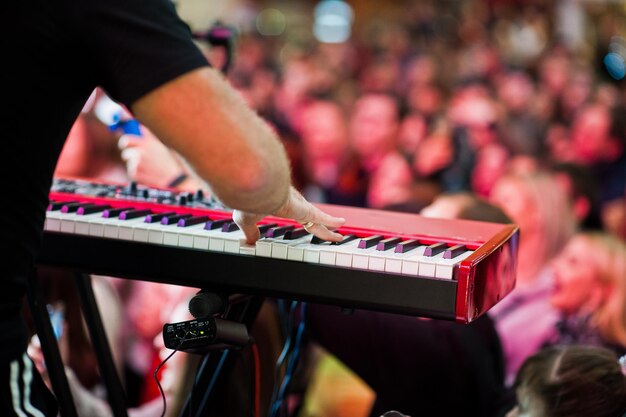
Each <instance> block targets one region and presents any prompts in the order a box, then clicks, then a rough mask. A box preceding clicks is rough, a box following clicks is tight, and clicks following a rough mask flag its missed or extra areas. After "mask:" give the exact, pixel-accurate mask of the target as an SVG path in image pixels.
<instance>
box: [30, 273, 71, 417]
mask: <svg viewBox="0 0 626 417" xmlns="http://www.w3.org/2000/svg"><path fill="white" fill-rule="evenodd" d="M27 295H28V303H29V305H30V310H31V314H32V316H33V321H34V322H35V327H36V329H37V335H38V336H39V341H40V343H41V350H42V352H43V355H44V358H45V360H46V367H47V368H48V376H49V377H50V383H51V384H52V389H53V391H54V394H55V395H56V398H57V401H58V403H59V409H60V412H61V416H63V417H78V413H77V412H76V406H75V405H74V398H73V397H72V392H71V391H70V386H69V384H68V382H67V377H66V375H65V369H64V367H63V361H62V359H61V353H60V352H59V345H58V344H57V340H56V338H55V337H54V331H53V330H52V324H51V323H50V316H49V314H48V309H47V308H46V303H45V301H44V299H43V297H42V294H41V289H40V286H39V278H38V276H37V270H36V269H33V272H32V273H31V276H30V282H29V285H28V291H27Z"/></svg>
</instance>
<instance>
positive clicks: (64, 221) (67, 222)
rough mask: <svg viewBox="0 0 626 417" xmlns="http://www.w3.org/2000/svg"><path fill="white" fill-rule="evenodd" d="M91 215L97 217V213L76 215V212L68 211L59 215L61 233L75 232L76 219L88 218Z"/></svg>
mask: <svg viewBox="0 0 626 417" xmlns="http://www.w3.org/2000/svg"><path fill="white" fill-rule="evenodd" d="M93 217H99V213H95V214H88V215H78V213H68V214H65V215H64V216H61V217H60V220H61V230H60V231H61V232H63V233H75V228H76V221H77V220H78V219H86V220H87V221H89V219H91V218H93Z"/></svg>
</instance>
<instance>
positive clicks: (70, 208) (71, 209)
mask: <svg viewBox="0 0 626 417" xmlns="http://www.w3.org/2000/svg"><path fill="white" fill-rule="evenodd" d="M90 205H93V203H69V204H64V205H63V207H61V212H62V213H75V212H76V211H77V210H78V209H79V208H81V207H85V206H90Z"/></svg>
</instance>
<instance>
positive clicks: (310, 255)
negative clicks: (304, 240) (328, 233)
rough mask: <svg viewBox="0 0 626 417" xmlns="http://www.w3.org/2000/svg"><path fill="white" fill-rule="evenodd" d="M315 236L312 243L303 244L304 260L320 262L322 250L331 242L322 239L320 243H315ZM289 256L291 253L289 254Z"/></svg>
mask: <svg viewBox="0 0 626 417" xmlns="http://www.w3.org/2000/svg"><path fill="white" fill-rule="evenodd" d="M314 240H315V236H314V237H313V238H312V239H311V243H310V244H308V245H307V244H303V245H304V246H303V259H302V260H303V261H304V262H309V263H314V264H318V263H320V250H322V249H324V248H325V247H326V246H330V242H327V241H325V240H320V242H319V243H314V242H313V241H314ZM287 258H289V255H287Z"/></svg>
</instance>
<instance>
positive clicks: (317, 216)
mask: <svg viewBox="0 0 626 417" xmlns="http://www.w3.org/2000/svg"><path fill="white" fill-rule="evenodd" d="M306 221H312V222H313V223H317V224H322V225H324V226H326V227H329V228H331V229H336V228H338V227H341V226H343V225H344V223H345V222H346V219H344V218H343V217H334V216H331V215H330V214H328V213H325V212H323V211H322V210H320V209H318V208H317V207H315V206H313V210H312V212H311V219H306Z"/></svg>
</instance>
